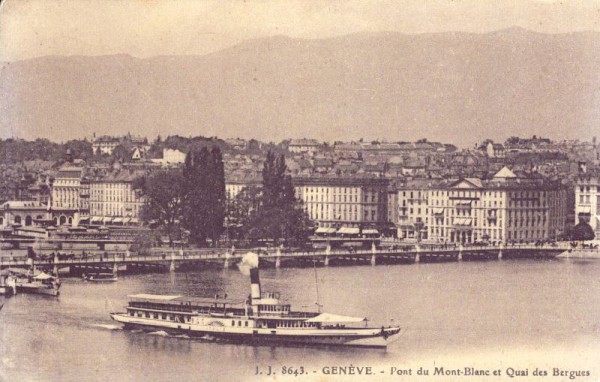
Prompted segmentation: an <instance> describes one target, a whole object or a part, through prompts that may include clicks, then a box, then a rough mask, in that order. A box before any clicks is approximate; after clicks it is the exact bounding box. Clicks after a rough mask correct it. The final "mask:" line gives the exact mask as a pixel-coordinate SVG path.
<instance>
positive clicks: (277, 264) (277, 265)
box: [275, 247, 281, 269]
mask: <svg viewBox="0 0 600 382" xmlns="http://www.w3.org/2000/svg"><path fill="white" fill-rule="evenodd" d="M279 268H281V248H279V247H277V252H276V253H275V269H279Z"/></svg>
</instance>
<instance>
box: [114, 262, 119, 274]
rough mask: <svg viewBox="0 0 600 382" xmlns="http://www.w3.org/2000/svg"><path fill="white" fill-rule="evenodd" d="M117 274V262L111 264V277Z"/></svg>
mask: <svg viewBox="0 0 600 382" xmlns="http://www.w3.org/2000/svg"><path fill="white" fill-rule="evenodd" d="M118 272H119V265H118V264H117V262H116V261H115V262H114V263H113V275H116V274H117V273H118Z"/></svg>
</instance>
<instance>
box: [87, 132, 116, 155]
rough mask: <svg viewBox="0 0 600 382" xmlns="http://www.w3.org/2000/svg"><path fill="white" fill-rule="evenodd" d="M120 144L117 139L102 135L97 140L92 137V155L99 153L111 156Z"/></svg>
mask: <svg viewBox="0 0 600 382" xmlns="http://www.w3.org/2000/svg"><path fill="white" fill-rule="evenodd" d="M120 143H121V141H120V139H119V138H117V137H111V136H108V135H102V136H100V137H97V138H96V137H94V139H93V141H92V150H94V154H98V153H101V154H106V155H111V154H112V153H113V151H114V150H115V148H116V147H117V146H118V145H119V144H120Z"/></svg>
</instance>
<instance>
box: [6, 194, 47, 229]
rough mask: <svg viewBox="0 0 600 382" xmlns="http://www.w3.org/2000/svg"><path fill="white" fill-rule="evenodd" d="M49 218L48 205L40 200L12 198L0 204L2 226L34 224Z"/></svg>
mask: <svg viewBox="0 0 600 382" xmlns="http://www.w3.org/2000/svg"><path fill="white" fill-rule="evenodd" d="M49 218H50V212H49V211H48V206H46V205H44V204H42V203H40V202H38V201H33V200H28V201H23V200H11V201H8V202H4V203H2V204H1V205H0V228H8V227H11V226H13V225H20V226H25V227H28V226H33V225H37V222H39V221H44V220H48V219H49Z"/></svg>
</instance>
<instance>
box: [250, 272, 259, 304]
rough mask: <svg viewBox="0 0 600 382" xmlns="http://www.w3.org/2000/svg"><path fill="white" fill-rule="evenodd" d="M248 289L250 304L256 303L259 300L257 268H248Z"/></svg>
mask: <svg viewBox="0 0 600 382" xmlns="http://www.w3.org/2000/svg"><path fill="white" fill-rule="evenodd" d="M250 291H251V296H252V305H256V304H257V303H258V301H259V300H260V276H259V275H258V268H250Z"/></svg>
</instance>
